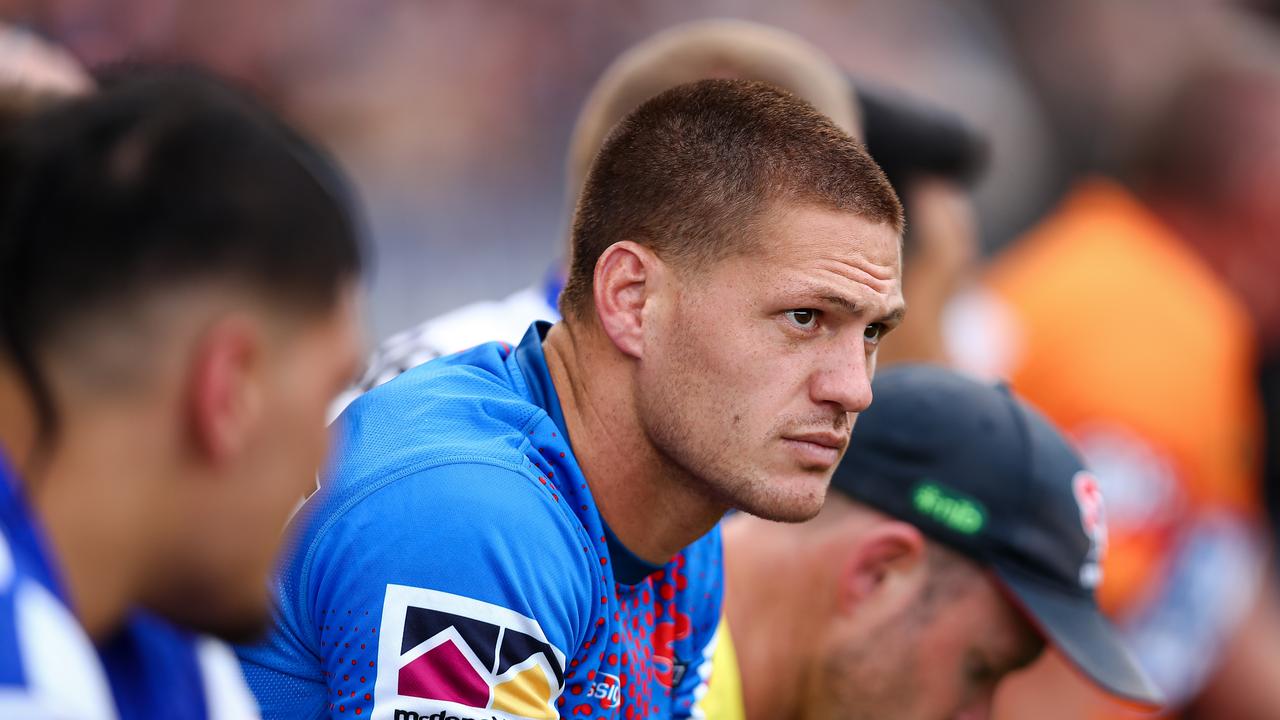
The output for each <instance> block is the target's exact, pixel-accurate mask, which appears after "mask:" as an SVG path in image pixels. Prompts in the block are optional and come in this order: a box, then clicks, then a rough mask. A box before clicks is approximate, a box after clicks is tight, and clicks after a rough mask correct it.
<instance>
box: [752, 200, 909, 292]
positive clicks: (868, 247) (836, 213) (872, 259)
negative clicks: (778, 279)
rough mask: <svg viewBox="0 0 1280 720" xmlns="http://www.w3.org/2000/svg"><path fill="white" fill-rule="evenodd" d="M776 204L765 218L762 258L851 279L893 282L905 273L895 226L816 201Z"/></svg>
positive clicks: (900, 244)
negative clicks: (868, 278)
mask: <svg viewBox="0 0 1280 720" xmlns="http://www.w3.org/2000/svg"><path fill="white" fill-rule="evenodd" d="M775 208H776V209H774V210H771V211H770V212H768V213H765V215H764V216H763V217H762V218H761V219H760V223H759V241H760V242H759V245H760V247H759V256H760V257H761V258H762V259H764V260H766V261H768V262H771V263H774V264H777V265H779V266H794V267H797V268H804V267H815V268H821V269H825V270H827V271H829V272H835V273H838V274H844V275H848V276H850V277H851V278H856V277H858V276H860V275H866V276H869V277H870V278H872V279H876V280H882V281H888V280H894V279H897V278H898V277H900V276H901V273H902V242H901V236H900V235H899V233H898V232H897V231H896V230H895V229H894V228H893V226H892V225H889V224H888V223H882V222H873V221H871V220H868V219H866V218H865V217H862V216H861V215H858V214H855V213H851V212H846V211H841V210H831V209H828V208H823V207H819V206H815V205H793V206H775Z"/></svg>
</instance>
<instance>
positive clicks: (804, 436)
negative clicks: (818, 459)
mask: <svg viewBox="0 0 1280 720" xmlns="http://www.w3.org/2000/svg"><path fill="white" fill-rule="evenodd" d="M783 439H784V440H794V441H796V442H806V443H813V444H814V445H821V446H822V447H826V448H831V449H832V450H835V451H837V452H838V451H841V450H844V446H845V445H848V444H849V435H848V434H846V433H838V432H810V433H801V434H793V435H784V436H783Z"/></svg>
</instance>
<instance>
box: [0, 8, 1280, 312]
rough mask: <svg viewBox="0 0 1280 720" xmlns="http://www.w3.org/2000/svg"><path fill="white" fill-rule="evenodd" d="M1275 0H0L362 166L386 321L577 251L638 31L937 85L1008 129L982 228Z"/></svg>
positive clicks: (885, 80) (1244, 40) (1267, 18)
mask: <svg viewBox="0 0 1280 720" xmlns="http://www.w3.org/2000/svg"><path fill="white" fill-rule="evenodd" d="M1278 7H1280V5H1277V4H1275V3H1265V2H1258V3H1253V4H1247V3H1240V4H1239V5H1238V7H1237V6H1231V5H1229V4H1227V3H1225V2H1209V1H1208V0H1198V1H1189V0H1168V1H1164V2H1124V3H1116V2H1108V1H1107V0H1070V1H1068V0H1057V1H1054V0H1050V1H1045V2H1019V1H1017V0H840V1H836V0H828V1H814V2H794V3H777V2H767V1H765V0H680V1H678V2H677V1H675V0H645V1H641V2H626V3H595V2H585V1H582V0H576V1H575V0H530V1H527V2H494V1H491V0H466V1H462V0H453V1H449V0H428V1H421V0H342V1H339V0H279V1H277V2H270V3H263V2H255V1H253V0H221V1H219V2H207V1H200V0H3V1H2V2H0V16H2V17H4V18H7V19H8V20H9V21H10V22H12V23H15V24H17V25H20V26H24V27H27V28H30V29H33V30H35V31H37V32H38V33H40V34H41V35H43V36H44V37H46V38H49V39H52V40H54V41H56V42H58V43H60V44H62V45H63V46H64V47H66V48H67V49H69V50H70V52H71V53H72V54H73V55H74V56H75V57H76V58H78V59H79V60H80V61H81V62H83V63H85V64H87V65H88V66H90V67H94V66H98V65H101V64H103V63H109V62H112V61H116V60H120V59H122V58H145V59H152V58H164V59H181V60H193V61H197V62H199V63H201V64H205V65H208V66H210V67H213V68H215V69H217V70H218V71H220V72H223V73H226V74H229V75H231V76H234V77H236V78H239V79H241V80H242V81H244V82H247V83H249V84H250V85H252V86H253V87H254V88H256V89H257V90H258V91H259V92H261V93H262V94H263V95H264V96H266V97H267V98H268V99H270V100H271V101H272V102H273V103H274V104H275V105H276V106H277V107H278V108H279V109H280V110H281V111H282V112H283V113H284V114H285V115H286V116H287V117H288V118H289V119H290V120H292V121H293V122H295V123H297V124H300V125H301V126H302V127H304V128H306V129H308V130H309V131H310V132H311V133H312V134H313V135H315V136H317V137H318V138H319V139H320V140H322V141H323V142H324V143H325V144H327V145H328V146H329V147H330V148H331V149H332V150H333V151H334V152H335V153H336V154H337V155H338V156H339V158H340V159H341V161H342V162H343V163H344V164H345V166H346V167H347V169H348V170H349V172H351V173H352V175H353V176H354V178H355V182H356V185H357V187H358V189H359V191H360V194H361V196H362V198H363V200H364V201H365V203H366V207H367V212H368V219H369V223H370V228H371V230H372V236H373V238H374V239H375V241H376V246H377V268H376V271H375V275H374V276H373V279H372V285H371V289H372V303H371V308H370V320H371V321H372V329H373V333H374V335H376V336H378V337H382V336H385V335H387V334H390V333H392V332H394V331H396V330H400V329H403V328H404V327H406V326H407V325H409V324H411V323H413V322H416V321H418V320H420V319H422V318H424V317H427V316H430V315H433V314H435V313H437V312H439V311H443V310H445V309H448V308H450V307H453V306H456V305H458V304H460V303H464V302H469V301H473V300H477V299H480V298H484V297H493V296H494V295H496V294H504V293H505V292H507V291H510V290H514V289H516V288H518V287H522V286H524V285H527V284H529V283H531V282H533V281H535V280H536V279H537V278H539V277H540V276H541V275H542V273H543V272H544V271H545V270H546V268H547V266H548V265H549V264H550V261H551V259H552V258H553V257H555V256H556V255H557V254H559V253H561V252H562V242H561V237H562V235H563V233H564V232H565V228H564V224H565V221H564V215H565V213H564V211H563V207H564V202H565V200H564V195H565V192H564V182H563V180H562V178H563V174H564V173H563V166H564V157H565V151H566V148H567V144H568V139H569V134H570V131H571V129H572V127H573V120H574V117H575V115H576V114H577V112H578V110H579V108H580V106H581V104H582V102H583V100H584V99H585V97H586V94H587V92H588V90H589V89H590V87H591V85H592V83H593V82H594V81H595V80H596V78H597V77H598V76H599V75H600V73H601V71H602V70H603V69H604V68H605V66H606V65H607V64H608V63H609V62H610V61H611V60H612V59H613V58H614V57H616V56H617V54H618V53H619V52H621V51H622V50H623V49H625V48H626V47H628V46H630V45H632V44H634V43H635V42H637V41H639V40H641V39H643V38H645V37H646V36H648V35H650V34H652V33H653V32H655V31H658V30H660V29H662V28H665V27H668V26H670V25H673V24H676V23H679V22H683V21H687V20H692V19H697V18H702V17H739V18H745V19H750V20H756V21H760V22H764V23H768V24H771V25H775V26H777V27H781V28H784V29H788V30H792V31H794V32H796V33H798V34H799V35H801V36H803V37H805V38H806V39H808V40H809V41H811V42H812V43H814V44H815V45H817V46H818V47H819V48H821V49H823V50H825V51H826V52H828V53H830V55H831V56H832V57H833V58H834V59H835V60H836V61H837V62H838V63H839V64H840V65H841V66H843V67H844V68H845V69H847V70H848V71H849V72H850V73H851V74H852V76H853V77H855V78H859V79H861V78H865V79H866V80H867V81H868V82H871V83H874V84H876V85H878V86H882V87H887V88H894V89H900V90H902V91H905V92H909V93H910V94H912V95H915V96H918V97H921V98H924V99H928V100H934V101H936V102H938V103H939V104H941V105H942V106H944V107H946V108H948V109H949V110H951V111H953V112H955V113H957V114H959V115H960V116H962V117H963V118H965V119H966V120H968V121H969V122H970V123H972V124H973V125H974V126H975V127H978V128H981V129H982V130H983V132H984V133H985V134H986V135H987V136H988V138H989V140H990V141H991V145H992V154H991V164H990V168H989V171H988V173H987V174H986V176H985V178H984V180H983V182H982V184H981V186H980V187H979V188H978V202H979V217H980V221H981V222H980V228H981V234H982V241H983V246H984V248H986V250H987V251H988V252H993V251H995V250H996V249H998V248H1000V247H1001V246H1003V245H1005V244H1007V243H1008V242H1009V241H1010V240H1011V239H1013V238H1015V237H1017V236H1018V234H1019V233H1020V232H1021V231H1023V230H1025V229H1026V228H1027V227H1029V226H1030V224H1032V223H1033V222H1034V221H1035V220H1036V219H1037V218H1038V217H1040V216H1042V215H1043V214H1044V213H1045V212H1046V210H1047V209H1048V208H1049V207H1051V206H1052V204H1053V203H1054V202H1055V201H1056V200H1057V199H1058V198H1059V197H1060V196H1061V195H1062V193H1063V192H1064V191H1065V189H1066V188H1067V187H1068V186H1069V185H1070V184H1071V182H1072V180H1073V178H1076V177H1078V176H1080V175H1081V174H1083V173H1088V172H1092V171H1099V170H1102V171H1108V170H1115V169H1116V168H1117V167H1118V164H1119V162H1120V161H1121V159H1122V157H1123V154H1124V152H1125V150H1126V148H1127V147H1128V146H1129V144H1130V143H1131V142H1132V140H1133V137H1132V134H1133V133H1134V132H1135V129H1136V128H1137V127H1139V126H1140V125H1141V123H1142V122H1143V120H1145V118H1144V113H1147V112H1150V111H1152V109H1153V108H1154V107H1156V106H1157V105H1158V104H1159V102H1160V101H1161V100H1162V94H1163V93H1166V92H1168V91H1169V89H1170V88H1171V86H1172V83H1173V82H1174V81H1175V80H1176V79H1177V78H1178V77H1179V76H1180V73H1182V72H1185V69H1186V68H1187V67H1188V65H1189V64H1190V63H1192V62H1194V61H1195V60H1196V58H1197V55H1199V54H1203V53H1206V52H1211V51H1214V50H1215V49H1219V48H1218V47H1217V46H1220V45H1223V44H1230V45H1244V44H1248V43H1258V44H1267V43H1270V42H1272V40H1270V39H1269V38H1268V37H1267V34H1266V32H1265V31H1266V30H1267V29H1268V27H1267V26H1271V28H1274V27H1275V26H1276V25H1277V24H1278V23H1280V9H1277V8H1278Z"/></svg>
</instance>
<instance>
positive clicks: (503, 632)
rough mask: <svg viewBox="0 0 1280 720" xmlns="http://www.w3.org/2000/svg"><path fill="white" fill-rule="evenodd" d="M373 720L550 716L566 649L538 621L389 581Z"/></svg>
mask: <svg viewBox="0 0 1280 720" xmlns="http://www.w3.org/2000/svg"><path fill="white" fill-rule="evenodd" d="M380 633H381V634H380V637H379V639H378V677H377V683H376V685H375V687H374V710H373V713H372V717H373V718H375V720H555V719H556V718H558V717H559V713H558V712H557V711H556V709H555V701H556V699H557V698H558V697H559V696H560V693H561V692H563V690H564V667H565V655H564V653H563V652H562V651H561V650H560V649H559V648H557V647H555V646H554V645H552V644H551V643H550V641H548V640H547V637H546V635H545V634H544V633H543V631H542V627H541V626H540V625H539V624H538V622H537V621H536V620H534V619H533V618H530V617H526V616H524V615H521V614H520V613H517V612H515V611H513V610H509V609H507V608H504V607H501V606H499V605H494V604H491V603H486V602H482V601H480V600H475V599H472V598H468V597H463V596H461V595H454V594H452V593H447V592H441V591H438V590H428V589H425V588H416V587H409V586H405V585H388V586H387V593H386V597H385V599H384V601H383V608H382V628H381V630H380Z"/></svg>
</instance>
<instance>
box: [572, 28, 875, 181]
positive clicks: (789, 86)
mask: <svg viewBox="0 0 1280 720" xmlns="http://www.w3.org/2000/svg"><path fill="white" fill-rule="evenodd" d="M707 78H726V79H736V80H756V81H759V82H766V83H769V84H771V85H775V86H777V87H780V88H782V89H783V90H787V91H788V92H790V93H792V94H794V95H796V96H798V97H800V99H802V100H804V101H806V102H808V103H809V104H810V105H813V106H814V107H815V108H816V109H817V110H818V111H819V112H821V113H823V114H824V115H826V116H827V117H829V118H830V119H831V120H832V121H833V122H835V124H836V125H837V126H839V127H840V129H842V130H844V131H845V132H848V133H849V134H851V135H853V136H854V137H856V138H859V139H861V132H860V124H859V120H858V110H857V106H856V103H855V102H854V99H853V93H852V92H851V91H850V90H849V85H848V83H847V81H846V80H845V77H844V75H843V74H842V73H841V72H840V69H839V68H838V67H837V66H836V64H835V63H834V62H833V61H832V60H831V59H830V58H829V57H827V56H826V55H825V54H824V53H823V52H822V51H821V50H819V49H818V48H816V47H814V46H813V45H811V44H809V43H808V42H806V41H805V40H803V39H801V38H800V37H798V36H796V35H794V34H792V33H789V32H786V31H784V30H779V29H777V28H772V27H769V26H766V25H760V24H757V23H751V22H746V21H743V20H700V21H697V22H691V23H685V24H683V25H677V26H675V27H673V28H669V29H667V30H664V31H662V32H660V33H658V34H656V35H653V36H652V37H650V38H648V39H647V40H645V41H643V42H641V43H640V44H638V45H635V46H634V47H632V48H631V49H629V50H627V51H626V52H624V53H623V54H622V55H621V56H619V57H618V59H616V60H614V62H613V64H611V65H610V66H609V67H608V69H606V70H605V72H604V75H602V76H601V78H600V80H599V82H597V83H596V86H595V88H593V89H592V91H591V94H590V95H589V96H588V97H587V101H586V104H585V105H583V108H582V112H581V113H579V115H578V122H577V125H576V126H575V127H574V131H573V137H572V138H571V140H570V147H569V159H568V166H567V175H568V178H567V179H568V197H569V201H570V203H572V202H573V201H574V200H576V198H577V196H578V193H579V191H580V190H581V189H582V183H583V181H584V180H585V179H586V176H587V171H588V170H589V169H590V168H591V161H592V159H593V158H595V155H596V151H598V150H599V149H600V146H601V145H602V144H604V139H605V137H606V136H607V135H608V134H609V130H610V129H612V128H613V126H614V125H616V124H617V123H618V121H619V120H621V119H622V118H624V117H626V115H627V114H628V113H630V112H631V111H632V110H635V109H636V108H637V107H639V106H640V105H641V104H642V103H643V102H644V101H646V100H648V99H649V98H651V97H654V96H655V95H658V94H659V93H661V92H663V91H664V90H669V89H671V88H673V87H675V86H677V85H683V84H685V83H689V82H693V81H695V80H703V79H707Z"/></svg>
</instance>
